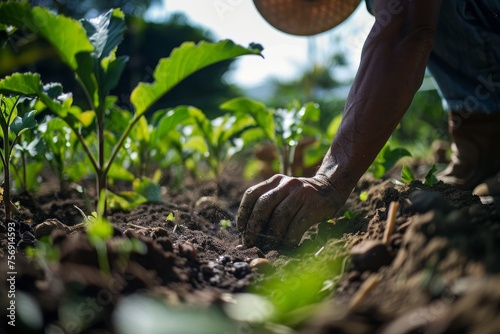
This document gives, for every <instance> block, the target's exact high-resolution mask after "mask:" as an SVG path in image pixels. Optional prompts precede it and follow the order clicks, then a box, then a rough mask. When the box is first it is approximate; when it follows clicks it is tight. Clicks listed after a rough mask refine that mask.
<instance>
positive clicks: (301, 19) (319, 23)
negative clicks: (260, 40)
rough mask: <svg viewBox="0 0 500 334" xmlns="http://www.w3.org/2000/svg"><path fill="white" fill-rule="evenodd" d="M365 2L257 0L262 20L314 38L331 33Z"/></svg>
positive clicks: (288, 32) (256, 3) (340, 0)
mask: <svg viewBox="0 0 500 334" xmlns="http://www.w3.org/2000/svg"><path fill="white" fill-rule="evenodd" d="M360 2H361V0H254V4H255V7H256V8H257V10H258V11H259V13H260V14H261V15H262V17H263V18H264V19H265V20H266V21H267V22H268V23H269V24H270V25H272V26H273V27H275V28H276V29H278V30H280V31H282V32H285V33H287V34H291V35H298V36H311V35H316V34H319V33H322V32H325V31H327V30H330V29H332V28H334V27H336V26H337V25H339V24H340V23H342V22H343V21H344V20H345V19H347V18H348V17H349V15H351V14H352V13H353V12H354V10H355V9H356V8H357V7H358V5H359V3H360Z"/></svg>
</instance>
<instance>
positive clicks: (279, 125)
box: [221, 98, 321, 175]
mask: <svg viewBox="0 0 500 334" xmlns="http://www.w3.org/2000/svg"><path fill="white" fill-rule="evenodd" d="M221 108H222V109H225V110H231V111H234V112H236V113H243V114H246V115H250V116H251V117H252V118H253V120H254V124H255V126H256V127H258V128H259V130H260V131H253V132H250V135H249V136H247V137H248V138H247V140H252V141H255V140H258V139H264V138H265V139H268V140H271V141H272V142H273V143H274V145H275V146H276V149H277V151H278V156H279V160H280V161H279V165H280V173H282V174H287V175H291V168H292V163H293V160H294V154H295V148H296V147H297V144H298V143H299V141H300V140H301V138H303V136H304V135H311V136H313V137H315V136H316V135H317V134H318V133H320V132H321V130H320V129H319V128H318V127H316V126H314V125H313V124H311V123H314V122H316V121H318V120H319V115H320V110H319V106H318V105H317V104H315V103H312V102H309V103H306V104H305V105H300V104H299V103H298V102H294V103H291V104H290V105H289V106H288V107H287V108H280V109H272V108H267V107H266V106H265V105H264V104H263V103H261V102H258V101H255V100H252V99H249V98H237V99H233V100H230V101H227V102H226V103H224V104H222V106H221Z"/></svg>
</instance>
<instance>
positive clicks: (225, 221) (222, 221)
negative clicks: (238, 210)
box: [219, 219, 232, 230]
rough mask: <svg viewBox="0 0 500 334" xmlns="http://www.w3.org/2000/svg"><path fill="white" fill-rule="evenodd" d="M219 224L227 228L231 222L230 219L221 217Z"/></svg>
mask: <svg viewBox="0 0 500 334" xmlns="http://www.w3.org/2000/svg"><path fill="white" fill-rule="evenodd" d="M219 226H220V227H222V228H223V229H225V230H227V229H228V228H230V227H231V226H232V224H231V221H230V220H228V219H222V220H221V221H220V222H219Z"/></svg>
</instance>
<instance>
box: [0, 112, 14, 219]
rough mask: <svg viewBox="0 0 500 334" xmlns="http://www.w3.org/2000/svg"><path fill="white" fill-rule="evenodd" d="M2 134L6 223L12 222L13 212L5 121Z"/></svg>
mask: <svg viewBox="0 0 500 334" xmlns="http://www.w3.org/2000/svg"><path fill="white" fill-rule="evenodd" d="M1 125H2V132H3V135H4V140H3V151H4V154H5V156H4V157H3V159H2V162H3V163H4V166H3V175H4V184H3V203H4V207H5V221H9V220H12V211H11V209H10V142H9V125H8V123H6V122H5V119H3V118H2V120H1Z"/></svg>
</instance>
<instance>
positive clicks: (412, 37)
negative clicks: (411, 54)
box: [399, 26, 436, 55]
mask: <svg viewBox="0 0 500 334" xmlns="http://www.w3.org/2000/svg"><path fill="white" fill-rule="evenodd" d="M435 36H436V28H435V27H431V26H419V27H411V28H409V29H408V30H407V31H406V32H405V33H404V34H403V36H402V38H401V39H400V43H399V44H401V45H404V46H405V47H411V46H412V47H414V48H416V49H417V50H419V51H421V52H422V53H423V54H426V55H428V54H429V53H430V52H431V51H432V49H433V47H434V39H435Z"/></svg>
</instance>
